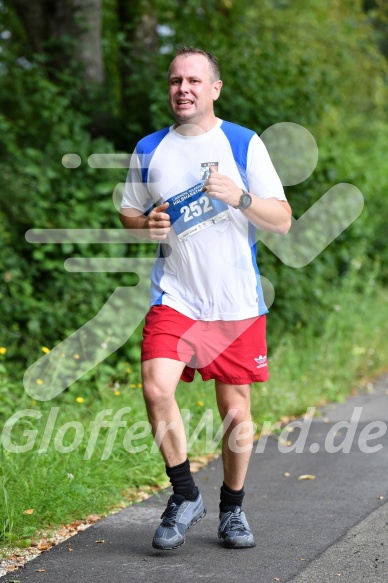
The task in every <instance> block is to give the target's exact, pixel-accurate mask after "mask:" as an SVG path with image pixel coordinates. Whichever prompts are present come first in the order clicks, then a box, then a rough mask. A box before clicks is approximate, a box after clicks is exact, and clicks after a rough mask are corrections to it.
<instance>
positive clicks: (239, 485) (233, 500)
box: [215, 381, 255, 548]
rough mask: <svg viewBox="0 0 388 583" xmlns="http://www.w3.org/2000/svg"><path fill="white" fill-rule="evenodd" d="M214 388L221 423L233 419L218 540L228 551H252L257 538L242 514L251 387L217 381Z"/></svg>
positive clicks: (224, 451)
mask: <svg viewBox="0 0 388 583" xmlns="http://www.w3.org/2000/svg"><path fill="white" fill-rule="evenodd" d="M215 386H216V396H217V405H218V409H219V412H220V415H221V418H222V420H224V419H225V417H226V416H227V415H228V413H229V414H230V415H232V421H231V423H230V424H229V427H228V428H227V430H226V431H225V434H224V437H223V443H222V461H223V467H224V483H223V485H222V487H221V500H220V527H219V537H220V538H222V539H223V542H224V545H225V546H227V547H229V548H247V547H253V546H255V542H254V538H253V535H252V533H251V530H250V528H249V525H248V523H247V521H246V518H245V514H244V512H242V510H241V506H242V501H243V498H244V495H245V492H244V482H245V477H246V474H247V470H248V464H249V459H250V456H251V453H252V444H253V427H252V422H251V411H250V385H231V384H227V383H222V382H220V381H215Z"/></svg>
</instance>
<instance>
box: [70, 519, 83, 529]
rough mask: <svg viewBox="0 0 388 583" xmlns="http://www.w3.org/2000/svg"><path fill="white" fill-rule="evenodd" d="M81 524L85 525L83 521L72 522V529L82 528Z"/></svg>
mask: <svg viewBox="0 0 388 583" xmlns="http://www.w3.org/2000/svg"><path fill="white" fill-rule="evenodd" d="M80 524H83V520H74V522H72V523H71V524H70V527H71V528H78V527H79V526H80Z"/></svg>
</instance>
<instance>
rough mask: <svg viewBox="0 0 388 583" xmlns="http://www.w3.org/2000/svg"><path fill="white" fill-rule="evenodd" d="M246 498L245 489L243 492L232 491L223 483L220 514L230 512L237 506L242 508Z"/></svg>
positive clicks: (242, 489)
mask: <svg viewBox="0 0 388 583" xmlns="http://www.w3.org/2000/svg"><path fill="white" fill-rule="evenodd" d="M244 496H245V492H244V487H242V488H241V490H232V489H231V488H229V486H227V485H226V484H225V482H223V483H222V486H221V488H220V498H221V499H220V512H229V511H231V510H233V509H234V508H235V506H240V508H241V506H242V503H243V498H244Z"/></svg>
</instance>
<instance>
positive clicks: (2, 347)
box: [0, 346, 7, 354]
mask: <svg viewBox="0 0 388 583" xmlns="http://www.w3.org/2000/svg"><path fill="white" fill-rule="evenodd" d="M6 352H7V349H6V347H5V346H0V354H5V353H6Z"/></svg>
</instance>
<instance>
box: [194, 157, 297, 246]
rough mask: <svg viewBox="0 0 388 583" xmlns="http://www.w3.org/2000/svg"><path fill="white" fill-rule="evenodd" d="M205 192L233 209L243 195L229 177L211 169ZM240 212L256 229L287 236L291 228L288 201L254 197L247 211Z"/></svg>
mask: <svg viewBox="0 0 388 583" xmlns="http://www.w3.org/2000/svg"><path fill="white" fill-rule="evenodd" d="M204 190H205V191H206V193H207V194H208V195H209V196H211V197H213V198H218V199H219V200H223V201H224V202H225V203H226V204H228V205H229V206H232V207H237V206H238V204H239V202H240V197H241V195H242V190H241V188H240V187H238V186H237V184H235V183H234V182H233V180H232V179H231V178H229V176H225V175H224V174H220V173H219V172H217V171H216V170H213V168H210V176H209V178H208V180H207V181H206V182H205V185H204ZM240 212H242V213H243V214H244V215H245V216H246V217H247V219H248V220H249V221H250V222H251V223H253V224H254V225H255V227H257V228H258V229H263V230H264V231H271V232H273V233H279V234H282V235H285V234H286V233H287V232H288V231H289V229H290V227H291V215H292V210H291V207H290V205H289V204H288V202H287V201H283V200H277V199H276V198H259V197H258V196H255V195H252V204H251V205H250V206H249V207H248V208H247V209H240Z"/></svg>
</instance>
